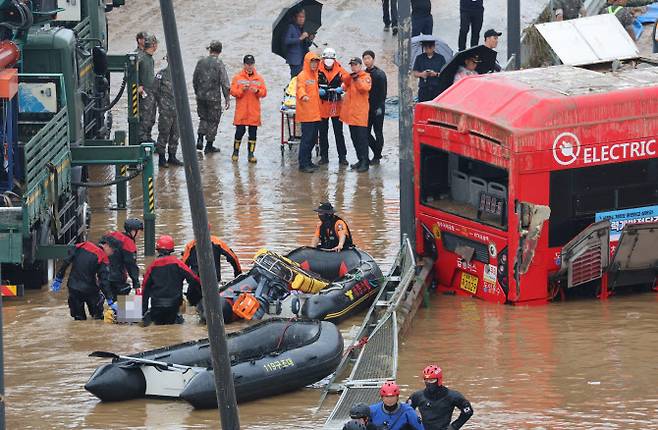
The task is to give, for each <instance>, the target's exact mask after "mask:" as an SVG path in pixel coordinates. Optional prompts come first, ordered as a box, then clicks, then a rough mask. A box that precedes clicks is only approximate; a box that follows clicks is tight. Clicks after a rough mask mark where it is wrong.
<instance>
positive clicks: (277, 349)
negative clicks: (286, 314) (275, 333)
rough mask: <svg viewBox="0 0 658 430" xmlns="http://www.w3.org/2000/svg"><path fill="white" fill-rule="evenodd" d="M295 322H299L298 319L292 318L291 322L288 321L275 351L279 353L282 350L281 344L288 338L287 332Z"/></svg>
mask: <svg viewBox="0 0 658 430" xmlns="http://www.w3.org/2000/svg"><path fill="white" fill-rule="evenodd" d="M295 322H297V318H292V319H291V320H290V321H288V323H287V324H286V326H285V327H284V328H283V333H281V337H280V338H279V341H278V342H277V344H276V348H275V351H277V352H278V351H279V348H281V344H283V338H284V337H285V336H286V332H287V331H288V329H289V328H290V327H291V326H292V325H293V323H295Z"/></svg>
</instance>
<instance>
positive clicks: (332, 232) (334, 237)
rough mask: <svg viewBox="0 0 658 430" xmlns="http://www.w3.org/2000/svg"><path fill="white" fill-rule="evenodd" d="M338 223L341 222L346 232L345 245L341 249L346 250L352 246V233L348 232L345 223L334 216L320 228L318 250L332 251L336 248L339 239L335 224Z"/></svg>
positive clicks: (348, 229)
mask: <svg viewBox="0 0 658 430" xmlns="http://www.w3.org/2000/svg"><path fill="white" fill-rule="evenodd" d="M338 221H343V222H344V223H345V227H346V228H347V231H346V232H345V234H346V237H345V243H344V244H343V248H345V249H347V248H350V247H352V246H354V243H353V242H352V232H350V227H349V226H348V225H347V223H346V222H345V221H344V220H343V219H342V218H340V217H339V216H336V215H334V216H333V218H332V219H331V221H329V222H323V223H322V225H321V226H320V248H323V249H333V248H335V247H337V246H338V242H339V241H340V239H339V238H338V232H337V231H336V223H337V222H338Z"/></svg>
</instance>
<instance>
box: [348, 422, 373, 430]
mask: <svg viewBox="0 0 658 430" xmlns="http://www.w3.org/2000/svg"><path fill="white" fill-rule="evenodd" d="M367 429H368V427H367V426H366V425H365V424H363V423H362V422H361V421H360V420H350V421H348V422H346V423H345V425H344V426H343V430H367ZM375 429H377V427H375Z"/></svg>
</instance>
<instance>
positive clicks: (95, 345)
mask: <svg viewBox="0 0 658 430" xmlns="http://www.w3.org/2000/svg"><path fill="white" fill-rule="evenodd" d="M492 1H494V0H492ZM128 3H129V5H128V6H125V7H122V8H121V9H119V10H117V11H115V12H112V14H111V24H110V32H111V49H110V51H111V52H112V53H121V52H127V51H130V50H132V49H133V44H134V41H133V35H134V34H135V32H137V31H138V30H142V29H145V30H150V31H154V32H156V33H157V34H158V35H162V29H161V23H160V17H159V8H158V5H157V1H154V0H139V1H138V2H135V1H129V2H128ZM285 3H286V1H282V0H268V1H259V2H228V1H224V0H221V1H220V0H215V1H206V0H204V1H201V0H178V1H175V6H176V8H177V12H178V21H179V27H180V37H181V40H182V43H183V49H184V53H185V56H186V58H185V67H186V73H187V77H188V81H189V79H190V77H191V73H192V70H193V68H194V64H195V62H196V59H197V58H198V57H199V56H200V55H202V54H203V53H204V52H205V51H204V47H205V46H206V44H207V42H208V41H209V39H215V38H216V39H220V40H222V41H223V42H224V50H225V59H224V61H225V62H226V64H227V67H228V69H229V73H230V74H232V73H235V72H236V71H237V70H238V69H239V67H240V61H241V59H242V57H243V55H244V54H245V53H252V54H254V55H255V57H256V61H257V67H258V69H259V71H260V72H261V74H263V76H264V77H265V79H266V81H267V84H268V86H269V89H270V95H269V96H268V98H267V99H266V100H265V101H264V106H263V112H264V118H263V119H264V121H263V122H264V125H263V127H261V129H260V130H259V146H258V149H257V156H258V159H259V161H258V164H257V165H249V164H248V163H247V162H246V159H245V158H244V157H243V158H242V159H241V160H240V162H239V163H235V164H234V163H232V162H231V161H230V158H229V148H230V146H231V142H232V131H233V130H232V126H231V125H230V121H231V119H232V115H233V111H232V110H230V111H229V112H228V113H227V114H226V115H225V117H224V118H223V119H222V124H221V134H220V137H219V138H218V142H219V143H220V145H221V147H222V153H220V154H216V155H213V156H210V157H207V158H205V159H202V160H201V161H200V163H201V169H202V175H203V177H204V185H203V190H201V191H202V192H203V193H204V195H205V197H206V202H207V205H208V212H209V218H210V220H211V222H212V223H213V229H214V233H215V234H218V235H219V236H221V237H223V238H224V239H225V240H226V241H227V242H229V243H230V244H231V246H232V247H233V248H234V249H235V250H236V251H237V253H238V255H239V257H240V258H241V259H242V260H244V261H245V262H248V261H249V260H250V258H251V257H252V256H253V254H254V253H255V252H256V251H257V250H258V249H259V248H261V247H267V248H269V249H272V250H274V251H280V252H285V251H286V250H290V249H292V248H294V247H296V246H298V245H300V244H304V243H306V242H307V241H308V238H309V236H310V235H311V233H312V231H313V229H314V227H315V222H316V218H315V214H314V213H313V212H312V209H313V208H314V207H315V206H316V205H317V204H318V202H320V201H322V200H325V199H329V200H331V201H333V203H334V205H335V206H337V208H338V209H339V211H340V213H341V215H343V216H344V217H345V218H346V219H348V220H349V221H350V223H351V224H350V225H351V227H352V231H353V234H354V236H355V240H356V243H357V244H358V245H359V246H361V247H362V248H364V249H365V250H367V251H368V252H370V253H371V254H372V255H373V256H374V257H375V258H376V259H377V260H378V261H379V262H380V264H381V266H382V267H383V268H384V270H388V267H389V266H390V264H391V263H392V260H393V258H394V255H395V253H396V248H397V243H398V234H399V233H398V231H399V227H398V222H399V213H398V212H399V211H398V207H399V203H398V168H397V144H398V142H397V122H396V121H395V120H394V119H388V120H387V121H386V124H385V132H386V137H387V141H386V146H385V159H384V162H383V164H382V165H381V166H379V167H374V168H372V169H371V170H370V172H369V173H366V174H360V175H359V174H356V173H353V172H350V171H348V170H344V169H340V168H339V167H338V165H337V163H336V156H335V153H334V152H332V153H331V154H330V157H331V159H332V160H331V163H330V164H329V166H328V167H327V168H324V169H322V170H320V171H319V172H317V173H315V174H313V175H301V174H299V173H298V172H297V170H296V161H295V160H296V157H295V155H294V153H293V154H290V153H289V152H288V151H287V150H286V154H285V156H284V157H281V155H280V152H279V140H278V135H279V116H278V115H279V114H278V104H279V102H280V95H281V94H282V90H283V86H284V84H285V82H286V78H287V75H288V68H287V67H286V66H285V65H284V64H283V61H282V60H281V59H280V58H278V57H275V56H273V55H271V54H269V46H270V39H269V31H270V28H271V23H272V21H273V19H274V17H275V16H276V15H277V14H278V11H279V9H280V8H281V7H282V6H283V5H284V4H285ZM355 4H356V5H355ZM443 6H446V7H447V6H448V3H447V2H445V3H442V2H435V15H437V14H438V13H437V11H439V10H446V9H445V8H444V9H442V7H443ZM524 7H525V6H524ZM491 14H492V15H495V14H498V15H500V16H494V17H493V18H491V19H489V18H487V20H488V22H490V23H491V22H493V23H499V21H500V20H501V19H500V17H502V16H503V14H504V9H503V10H501V11H497V12H496V11H493V9H492V12H491ZM526 14H528V15H532V14H531V13H526V12H524V15H526ZM455 15H456V7H455V5H454V4H452V3H451V4H450V5H449V8H448V9H447V10H446V15H445V16H443V15H441V16H440V17H439V16H437V17H436V20H437V21H436V22H437V23H438V24H440V25H437V27H438V34H442V35H444V36H445V37H446V38H448V37H449V38H451V39H452V38H455V39H456V31H455V25H456V24H455V23H456V19H455ZM524 19H525V18H524ZM450 23H451V24H450ZM444 24H445V25H444ZM450 25H451V26H450ZM453 33H454V34H453ZM318 42H319V43H320V45H321V47H323V46H324V45H323V43H328V44H330V46H332V47H334V48H335V49H336V50H337V51H338V53H339V58H340V60H342V61H343V62H346V60H347V58H348V57H350V56H354V55H359V54H360V53H361V52H362V51H363V50H365V49H373V50H374V51H375V52H376V53H377V55H378V63H379V65H380V66H381V67H382V68H383V69H384V70H385V71H386V72H387V73H388V74H389V82H390V83H391V85H390V86H389V88H390V90H389V95H396V93H397V89H396V85H395V79H396V74H395V71H394V65H393V62H392V59H393V53H394V49H395V43H394V41H393V39H392V38H391V36H390V34H387V33H383V32H381V24H380V11H379V2H378V1H376V0H362V1H359V2H354V1H348V0H334V1H327V2H326V7H325V15H324V25H323V28H322V30H321V32H320V34H319V35H318ZM161 46H162V48H161V49H162V50H163V49H164V43H162V44H161ZM162 50H161V51H160V52H158V54H157V55H156V58H157V59H158V60H160V59H161V58H162V56H163V55H164V53H163V52H162ZM159 62H160V63H162V61H159ZM116 84H117V83H116V82H115V90H116ZM189 90H190V93H191V88H190V89H189ZM194 107H195V106H194V101H193V100H192V109H193V110H194ZM124 112H125V104H124V105H123V106H121V104H119V106H117V108H116V109H115V120H116V124H117V126H118V128H121V127H122V126H124V125H125V119H122V117H123V114H124ZM195 120H196V118H195ZM122 121H123V122H122ZM348 146H349V145H348ZM349 151H350V152H349V155H348V156H349V157H350V159H351V160H354V151H353V149H352V148H349ZM243 155H244V154H243ZM109 175H110V171H109V170H105V169H98V170H95V171H94V172H93V176H94V179H97V180H98V179H103V178H108V177H109ZM156 183H157V193H158V194H157V199H158V200H157V217H158V218H157V233H158V234H162V233H168V234H172V235H173V236H174V237H175V238H176V240H177V244H178V246H177V249H179V250H180V249H182V246H183V245H184V243H185V242H186V241H187V240H189V239H191V238H192V229H191V222H190V217H189V213H190V211H189V207H188V200H187V193H186V187H185V178H184V173H183V170H182V169H174V168H169V169H167V170H163V171H159V172H157V174H156ZM129 198H130V208H131V209H130V210H129V211H128V212H127V213H118V212H115V211H112V210H110V209H108V208H109V207H111V206H112V205H113V204H114V202H115V195H114V192H113V191H112V190H101V191H97V190H95V191H93V193H92V198H91V205H92V208H93V217H92V231H91V237H92V238H93V239H97V238H98V237H99V235H100V234H102V233H103V232H104V231H106V230H108V229H110V228H113V227H115V226H117V225H121V224H123V220H124V219H125V218H126V217H127V216H140V215H141V205H142V202H141V199H142V195H141V186H140V185H139V184H138V183H136V184H131V185H130V187H129ZM140 248H141V244H140ZM147 262H148V261H145V260H144V258H143V256H140V263H141V264H142V265H143V264H144V263H147ZM225 276H226V277H227V279H228V276H230V273H228V272H227V273H226V274H225ZM4 319H5V357H6V360H5V366H6V384H7V420H8V428H10V429H55V428H57V429H60V428H85V429H107V428H131V429H142V428H149V429H181V428H217V427H218V424H217V422H218V417H217V412H216V411H194V410H192V408H191V407H190V406H188V405H187V404H185V403H183V402H171V401H157V400H139V401H130V402H124V403H115V404H101V403H99V402H98V401H97V399H96V398H94V397H93V396H91V395H90V394H88V393H87V392H86V391H84V389H83V388H82V387H83V385H84V383H85V382H86V380H87V379H88V377H89V376H90V375H91V373H92V371H93V370H94V369H95V367H96V366H98V365H99V364H101V362H100V361H98V360H97V359H92V358H89V357H87V354H88V353H89V352H90V351H93V350H108V351H115V352H120V353H131V352H137V351H141V350H145V349H151V348H155V347H159V346H162V345H167V344H172V343H175V342H181V341H186V340H191V339H197V338H201V337H204V334H205V327H202V326H199V325H198V324H197V322H196V318H195V317H194V316H193V315H191V314H190V315H188V316H187V321H186V323H185V324H183V325H179V326H169V327H149V328H147V329H144V328H140V327H138V326H117V325H107V324H104V323H102V322H93V321H87V322H74V321H72V320H71V318H70V317H69V315H68V309H67V306H66V293H65V292H62V293H59V294H53V293H50V292H48V291H46V289H43V291H40V292H32V291H30V292H28V294H27V296H26V297H25V298H24V299H20V300H13V301H9V302H8V303H6V306H5V309H4ZM359 319H360V317H357V318H353V319H352V320H350V321H347V322H345V323H343V324H342V325H341V330H342V331H343V332H344V333H345V334H346V336H348V337H349V334H350V330H351V328H352V326H353V325H354V324H356V323H357V322H358V321H359ZM656 326H658V295H653V294H649V295H642V296H634V297H628V298H614V299H612V300H610V301H608V302H605V303H602V302H597V301H578V302H572V303H567V304H553V305H550V306H545V307H535V308H513V307H508V306H496V305H490V304H486V303H483V302H479V301H473V300H465V299H462V298H456V297H444V296H441V297H438V296H435V297H433V299H432V300H431V305H430V307H429V308H427V309H422V310H421V311H420V312H419V314H418V317H417V320H416V321H415V323H414V330H413V332H412V333H411V335H410V336H409V337H408V338H407V339H406V340H405V342H404V343H403V345H402V347H401V354H400V363H399V375H400V379H399V382H400V383H401V384H403V386H404V393H403V394H405V395H406V394H409V393H410V392H411V390H412V389H413V388H415V387H417V386H418V385H419V378H418V373H419V371H420V369H422V367H424V366H425V365H426V364H428V363H430V362H436V363H439V364H440V365H442V366H443V368H444V370H445V374H446V383H447V385H449V386H451V387H454V388H457V389H459V390H461V391H462V392H463V393H464V394H465V395H466V396H467V397H468V398H469V399H470V400H471V401H472V402H473V405H474V409H475V416H474V418H473V419H472V421H471V422H470V423H469V424H468V426H467V428H479V429H650V428H654V429H655V428H658V371H657V366H658V365H657V364H656V363H657V360H656V356H657V352H658V347H656V343H658V334H657V332H656V330H655V327H656ZM318 399H319V392H318V391H315V390H311V389H307V390H303V391H299V392H296V393H292V394H287V395H283V396H279V397H273V398H270V399H265V400H260V401H257V402H252V403H247V404H244V405H241V406H240V416H241V420H242V424H243V428H248V429H292V428H294V429H311V428H319V427H320V426H321V423H322V422H323V421H324V418H325V417H326V416H327V414H328V412H329V407H330V406H331V404H329V405H328V407H327V408H325V409H324V410H322V411H321V412H320V413H319V414H317V415H313V411H314V408H315V406H316V404H317V401H318Z"/></svg>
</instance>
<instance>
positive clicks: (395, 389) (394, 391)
mask: <svg viewBox="0 0 658 430" xmlns="http://www.w3.org/2000/svg"><path fill="white" fill-rule="evenodd" d="M379 395H380V396H382V397H390V396H399V395H400V387H399V386H398V384H396V383H395V382H393V381H386V382H384V385H382V388H380V389H379Z"/></svg>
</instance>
